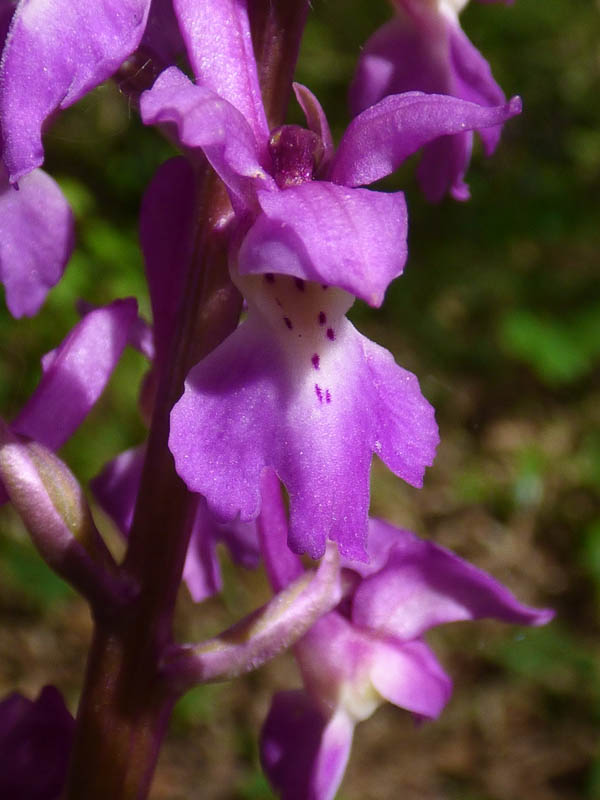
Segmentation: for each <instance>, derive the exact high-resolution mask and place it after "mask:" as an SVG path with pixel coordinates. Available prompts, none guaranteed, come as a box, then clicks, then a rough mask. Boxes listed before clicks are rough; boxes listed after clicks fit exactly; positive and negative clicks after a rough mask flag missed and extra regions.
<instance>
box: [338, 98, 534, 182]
mask: <svg viewBox="0 0 600 800" xmlns="http://www.w3.org/2000/svg"><path fill="white" fill-rule="evenodd" d="M520 111H521V101H520V99H519V98H518V97H513V99H512V100H511V101H510V102H509V103H506V104H505V105H503V106H497V107H494V108H486V107H483V106H479V105H476V104H475V103H469V102H467V101H465V100H461V99H460V98H457V97H447V96H445V95H432V94H421V93H420V92H408V93H406V94H403V95H391V96H389V97H386V98H385V99H384V100H382V101H381V102H379V103H377V104H376V105H375V106H373V107H371V108H369V109H367V110H366V111H363V113H362V114H359V116H358V117H356V118H355V119H354V120H353V121H352V122H351V123H350V125H349V126H348V128H347V129H346V132H345V134H344V136H343V137H342V140H341V142H340V146H339V148H338V151H337V153H336V156H335V159H334V162H333V166H332V169H331V174H330V178H331V180H332V181H334V182H335V183H340V184H343V185H346V186H359V185H363V184H368V183H372V182H373V181H376V180H379V179H380V178H383V177H385V176H386V175H389V174H390V173H392V172H393V171H394V170H395V169H396V168H397V167H398V166H399V165H400V164H401V163H402V162H403V161H404V160H405V159H406V158H408V156H409V155H411V154H412V153H414V152H416V151H417V150H418V149H419V148H420V147H422V146H423V145H424V144H426V143H427V142H430V141H432V140H433V139H437V138H438V137H439V136H445V135H448V134H455V133H464V132H465V131H469V130H473V129H479V128H485V127H489V126H492V125H498V124H499V123H502V122H505V121H506V120H507V119H509V118H510V117H513V116H515V114H518V113H520Z"/></svg>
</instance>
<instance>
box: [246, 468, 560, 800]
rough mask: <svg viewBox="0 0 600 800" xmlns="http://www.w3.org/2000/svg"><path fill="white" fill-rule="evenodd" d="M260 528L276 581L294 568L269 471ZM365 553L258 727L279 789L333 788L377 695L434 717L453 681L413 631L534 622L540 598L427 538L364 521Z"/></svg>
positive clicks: (310, 794) (309, 794)
mask: <svg viewBox="0 0 600 800" xmlns="http://www.w3.org/2000/svg"><path fill="white" fill-rule="evenodd" d="M263 498H264V499H263V511H262V512H261V517H260V519H259V534H260V541H261V546H262V548H263V555H264V560H265V564H266V568H267V573H268V575H269V579H270V581H271V584H272V586H273V588H274V589H276V590H278V591H279V590H281V589H282V588H283V587H284V586H286V585H287V584H288V583H289V582H290V581H292V580H294V579H296V578H297V577H298V575H300V574H302V572H303V567H302V565H301V562H300V560H299V559H298V558H297V556H295V555H294V554H293V553H291V552H290V550H289V548H288V547H287V545H286V536H285V528H286V520H285V510H284V508H283V504H282V500H281V493H280V488H279V484H278V481H277V479H276V477H275V476H274V475H273V474H272V473H271V474H268V473H267V474H265V476H264V478H263ZM368 554H369V556H370V559H371V560H370V563H369V564H367V565H365V564H361V563H356V562H351V561H348V560H346V561H345V562H342V566H343V567H344V570H343V571H344V573H345V576H346V584H347V587H348V588H347V592H346V597H345V598H344V600H343V601H342V603H341V604H340V605H339V606H338V607H337V609H335V610H334V611H331V612H329V613H328V614H326V615H324V616H323V617H321V619H319V620H318V621H317V622H316V623H315V625H313V627H312V628H311V629H310V630H309V632H308V633H307V634H305V635H304V636H303V637H302V639H300V640H299V641H298V642H297V644H296V645H295V647H294V653H295V656H296V660H297V662H298V665H299V667H300V671H301V673H302V679H303V683H304V689H302V690H295V691H285V692H279V693H278V694H276V695H275V696H274V698H273V702H272V705H271V709H270V711H269V714H268V716H267V719H266V721H265V723H264V726H263V730H262V734H261V761H262V764H263V768H264V770H265V772H266V774H267V776H268V778H269V780H270V782H271V783H272V785H273V787H274V788H275V789H276V790H277V792H278V796H279V797H281V798H282V800H306V798H311V800H332V798H333V797H334V796H335V793H336V791H337V789H338V787H339V784H340V782H341V780H342V777H343V774H344V770H345V767H346V763H347V761H348V757H349V754H350V748H351V744H352V736H353V732H354V727H355V725H356V724H357V723H358V722H360V721H361V720H364V719H367V718H368V717H370V716H371V714H372V713H373V712H374V711H375V709H376V708H377V707H378V706H379V705H381V704H382V703H383V702H385V701H386V700H387V701H388V702H391V703H393V704H394V705H397V706H399V707H401V708H405V709H407V710H408V711H410V712H412V713H413V714H415V715H416V716H417V718H425V719H431V718H435V717H437V716H438V715H439V714H440V712H441V711H442V709H443V708H444V706H445V705H446V703H447V702H448V700H449V698H450V694H451V681H450V678H449V677H448V675H447V674H446V673H445V671H444V670H443V668H442V667H441V665H440V664H439V662H438V661H437V659H436V657H435V655H434V654H433V652H432V651H431V650H430V648H429V647H428V646H427V644H426V643H425V642H424V640H423V635H424V634H425V633H426V632H427V631H428V630H429V629H430V628H433V627H435V626H437V625H441V624H445V623H448V622H455V621H459V620H474V619H481V618H483V617H492V618H495V619H499V620H502V621H503V622H509V623H513V624H519V625H544V624H545V623H547V622H548V621H549V620H550V619H551V618H552V616H553V613H552V611H550V610H548V609H534V608H530V607H529V606H525V605H523V604H522V603H519V602H518V600H517V599H516V598H515V597H514V595H512V594H511V592H510V591H509V590H508V589H506V588H505V587H504V586H502V585H501V584H500V583H498V582H497V581H495V580H494V579H493V578H492V577H491V576H490V575H488V574H487V573H485V572H483V571H482V570H480V569H477V568H476V567H474V566H472V565H471V564H469V563H467V562H466V561H463V560H462V559H460V558H458V557H457V556H455V555H454V554H453V553H451V552H450V551H449V550H446V549H444V548H443V547H439V546H437V545H435V544H433V543H432V542H427V541H423V540H421V539H418V538H417V537H416V536H415V535H414V534H412V533H410V532H408V531H405V530H401V529H399V528H396V527H395V526H393V525H390V524H389V523H386V522H383V521H381V520H375V519H371V520H370V522H369V545H368Z"/></svg>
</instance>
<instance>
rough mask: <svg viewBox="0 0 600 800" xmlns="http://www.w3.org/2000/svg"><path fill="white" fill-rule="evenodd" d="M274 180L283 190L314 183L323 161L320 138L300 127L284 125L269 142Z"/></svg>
mask: <svg viewBox="0 0 600 800" xmlns="http://www.w3.org/2000/svg"><path fill="white" fill-rule="evenodd" d="M269 152H270V154H271V158H272V160H273V177H274V178H275V180H276V182H277V185H278V186H279V188H280V189H286V188H287V187H288V186H298V185H299V184H301V183H306V182H307V181H311V180H312V179H313V176H314V174H315V172H316V171H317V169H318V167H319V165H320V163H321V161H322V160H323V154H324V147H323V142H322V141H321V139H320V137H319V136H318V135H317V134H316V133H314V132H313V131H309V130H307V129H306V128H302V127H301V126H300V125H281V126H280V127H279V128H276V129H275V130H274V131H273V133H272V134H271V136H270V138H269Z"/></svg>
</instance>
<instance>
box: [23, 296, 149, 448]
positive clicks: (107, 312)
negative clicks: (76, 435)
mask: <svg viewBox="0 0 600 800" xmlns="http://www.w3.org/2000/svg"><path fill="white" fill-rule="evenodd" d="M136 317H137V304H136V302H135V300H133V299H127V300H116V301H115V302H114V303H111V305H109V306H105V307H104V308H98V309H96V310H95V311H92V312H90V313H89V314H87V315H86V316H85V317H84V318H83V319H82V320H81V321H80V322H79V323H78V324H77V325H76V326H75V327H74V328H73V330H72V331H71V332H70V333H69V335H68V336H67V337H66V339H65V340H64V341H63V342H62V344H61V345H60V346H59V347H58V349H57V351H56V354H55V356H54V357H53V359H52V361H51V363H50V364H49V365H48V366H47V369H46V370H45V372H44V374H43V375H42V379H41V380H40V383H39V385H38V387H37V389H36V390H35V392H34V393H33V395H32V396H31V397H30V398H29V400H28V402H27V403H26V405H25V407H24V408H23V409H22V411H21V413H20V414H19V415H18V417H17V418H16V419H15V420H14V423H13V426H12V427H13V429H14V430H15V431H16V432H17V433H21V434H24V435H25V436H28V437H30V438H32V439H35V440H36V441H38V442H40V443H42V444H44V445H46V447H49V448H50V449H52V450H57V449H58V448H59V447H61V446H62V445H63V444H64V443H65V442H66V440H67V439H68V438H69V436H71V434H72V433H73V432H74V431H75V429H76V428H77V427H78V426H79V425H80V424H81V423H82V422H83V420H84V418H85V417H86V416H87V414H88V413H89V411H90V410H91V409H92V407H93V405H94V404H95V403H96V401H97V400H98V398H99V397H100V395H101V394H102V391H103V390H104V387H105V386H106V383H107V381H108V379H109V378H110V376H111V374H112V371H113V370H114V368H115V367H116V365H117V362H118V360H119V358H120V357H121V353H122V352H123V348H124V347H125V345H126V344H127V340H128V337H129V328H130V326H131V325H132V324H133V323H134V321H135V320H136Z"/></svg>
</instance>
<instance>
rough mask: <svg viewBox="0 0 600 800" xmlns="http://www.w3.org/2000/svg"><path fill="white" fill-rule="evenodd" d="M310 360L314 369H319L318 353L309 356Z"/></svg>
mask: <svg viewBox="0 0 600 800" xmlns="http://www.w3.org/2000/svg"><path fill="white" fill-rule="evenodd" d="M311 361H312V365H313V367H314V368H315V369H319V361H320V359H319V355H318V353H315V354H314V356H313V357H312V358H311Z"/></svg>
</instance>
